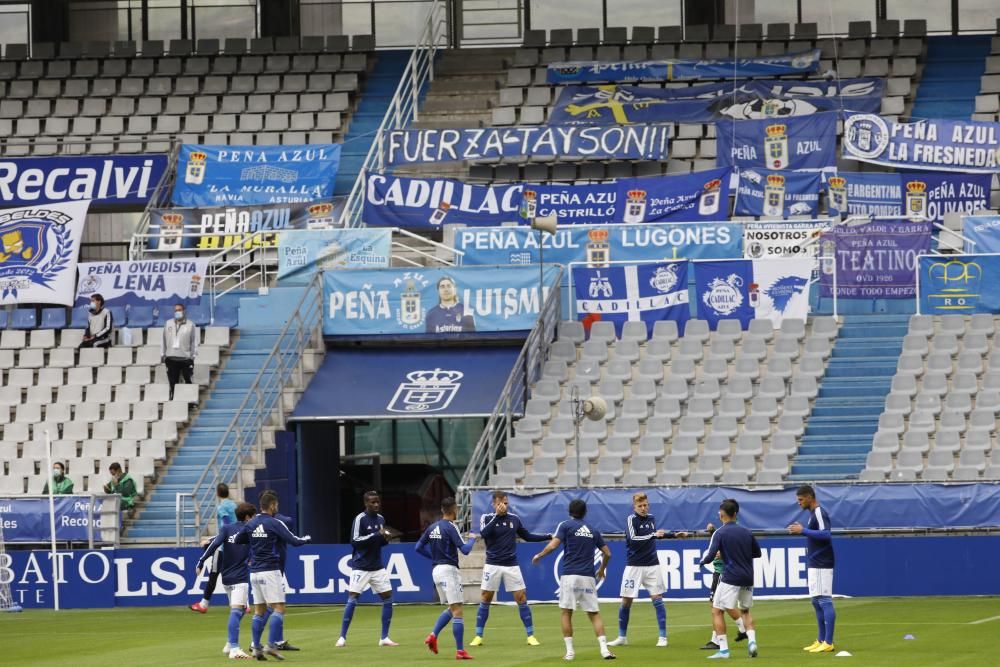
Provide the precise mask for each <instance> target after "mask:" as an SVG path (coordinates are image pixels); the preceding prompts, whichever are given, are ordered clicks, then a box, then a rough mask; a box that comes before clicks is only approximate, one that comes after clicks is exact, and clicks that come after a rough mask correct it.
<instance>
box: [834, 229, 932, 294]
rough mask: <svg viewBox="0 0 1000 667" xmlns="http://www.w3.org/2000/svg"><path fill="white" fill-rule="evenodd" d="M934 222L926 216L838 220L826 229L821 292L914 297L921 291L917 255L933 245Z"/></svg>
mask: <svg viewBox="0 0 1000 667" xmlns="http://www.w3.org/2000/svg"><path fill="white" fill-rule="evenodd" d="M930 246H931V225H930V223H926V222H871V223H868V224H865V225H860V226H857V227H848V226H846V225H837V226H835V227H833V228H831V229H830V230H829V231H827V232H826V233H824V234H823V236H822V238H821V240H820V254H821V255H823V256H824V257H834V258H835V259H836V262H835V263H834V262H822V263H821V265H822V269H821V271H820V287H821V292H820V293H821V295H822V296H832V294H833V271H834V265H835V266H836V271H837V297H838V298H841V299H911V298H913V297H914V296H915V295H916V287H915V283H916V270H917V255H923V254H925V253H927V251H928V250H930Z"/></svg>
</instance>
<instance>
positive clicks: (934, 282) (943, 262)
mask: <svg viewBox="0 0 1000 667" xmlns="http://www.w3.org/2000/svg"><path fill="white" fill-rule="evenodd" d="M919 271H920V295H919V297H920V312H921V313H922V314H924V315H948V314H958V315H969V314H972V313H1000V256H997V255H944V256H932V257H921V258H920V265H919Z"/></svg>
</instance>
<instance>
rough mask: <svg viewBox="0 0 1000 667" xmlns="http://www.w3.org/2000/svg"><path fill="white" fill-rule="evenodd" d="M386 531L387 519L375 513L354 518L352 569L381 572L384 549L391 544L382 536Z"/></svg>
mask: <svg viewBox="0 0 1000 667" xmlns="http://www.w3.org/2000/svg"><path fill="white" fill-rule="evenodd" d="M384 529H385V518H384V517H383V516H382V515H381V514H379V513H377V512H375V513H369V512H362V513H361V514H359V515H357V516H356V517H354V524H353V525H352V527H351V548H352V549H353V554H352V555H351V568H352V569H355V570H364V571H365V572H374V571H376V570H381V569H382V568H383V567H385V566H384V565H382V547H383V546H385V545H386V544H388V543H389V542H388V541H387V540H386V539H385V536H383V535H382V531H383V530H384Z"/></svg>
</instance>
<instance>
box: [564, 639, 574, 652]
mask: <svg viewBox="0 0 1000 667" xmlns="http://www.w3.org/2000/svg"><path fill="white" fill-rule="evenodd" d="M563 641H564V642H566V653H572V652H573V638H572V637H563Z"/></svg>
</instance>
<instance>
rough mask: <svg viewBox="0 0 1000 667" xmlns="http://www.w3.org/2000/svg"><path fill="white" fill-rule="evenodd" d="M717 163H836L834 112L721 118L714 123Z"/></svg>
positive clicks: (778, 166) (774, 167)
mask: <svg viewBox="0 0 1000 667" xmlns="http://www.w3.org/2000/svg"><path fill="white" fill-rule="evenodd" d="M715 128H716V141H717V142H718V153H717V157H716V164H717V165H718V166H720V167H733V166H735V167H737V168H738V169H740V170H743V169H756V170H766V171H798V170H801V169H808V170H817V169H831V168H833V167H835V166H836V164H837V153H836V147H837V114H836V113H817V114H813V115H811V116H793V117H791V118H784V119H782V120H781V121H777V120H774V119H764V120H741V121H735V120H725V121H719V122H717V123H716V124H715Z"/></svg>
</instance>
